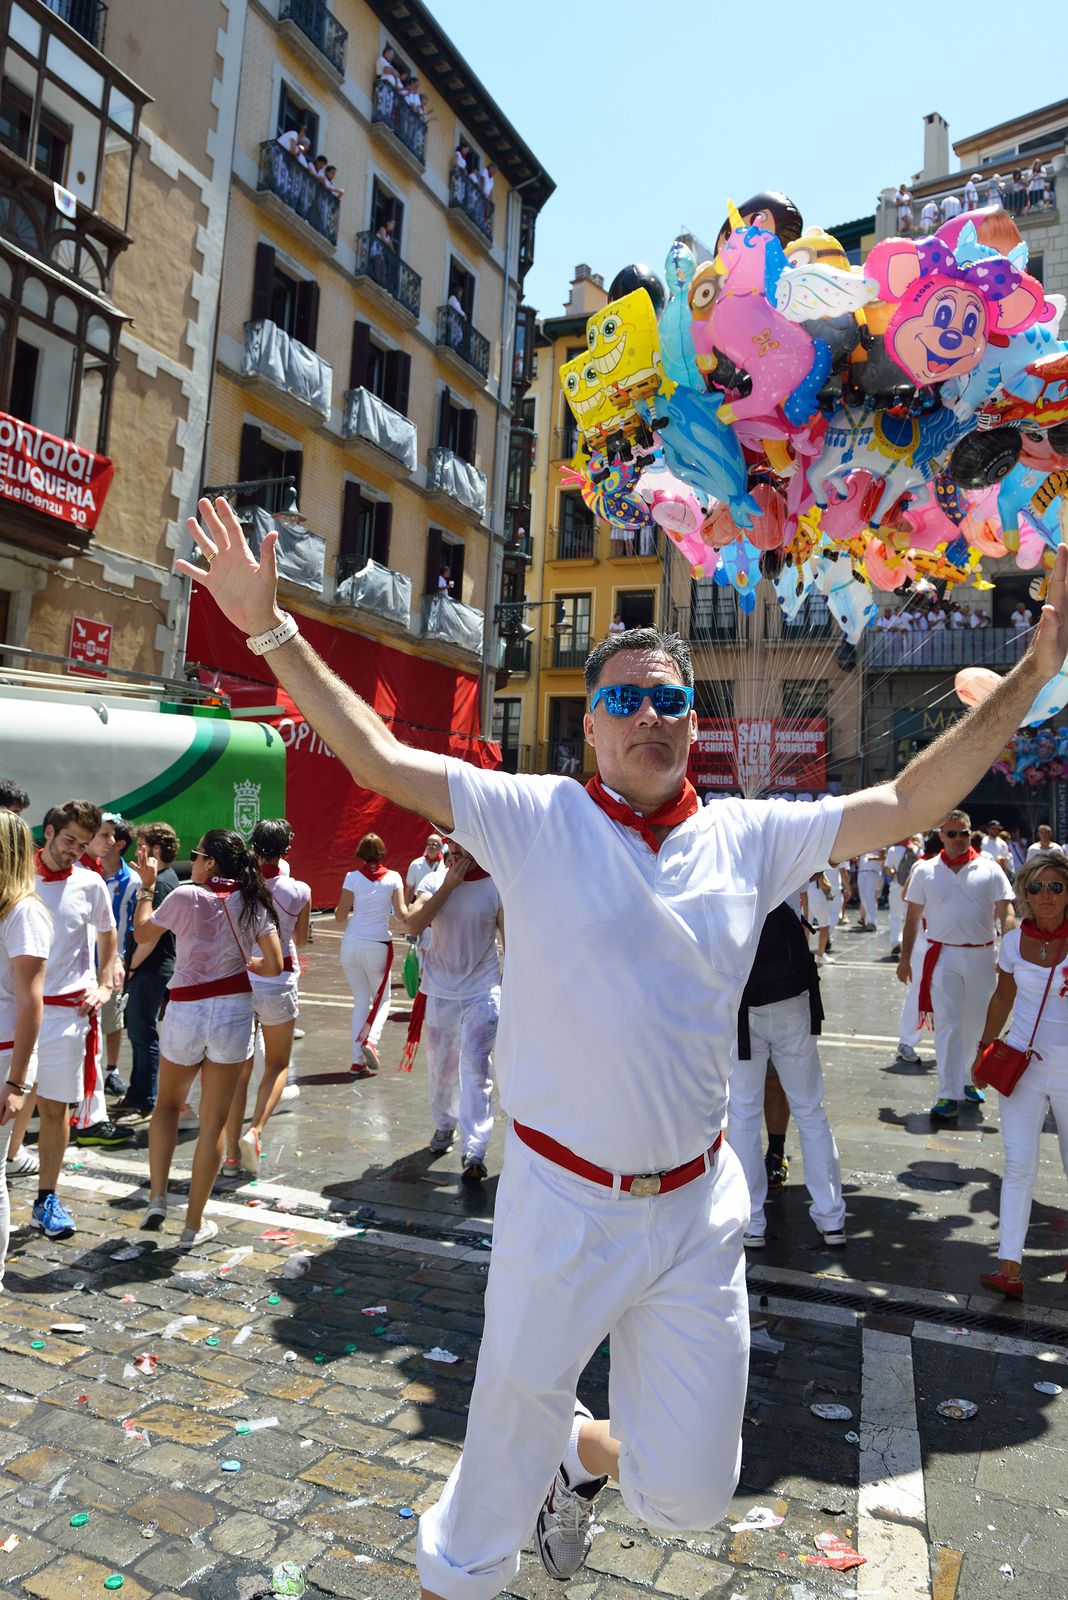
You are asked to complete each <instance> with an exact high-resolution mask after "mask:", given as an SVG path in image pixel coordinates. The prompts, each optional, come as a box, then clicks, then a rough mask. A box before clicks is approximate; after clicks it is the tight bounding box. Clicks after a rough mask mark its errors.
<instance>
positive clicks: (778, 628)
mask: <svg viewBox="0 0 1068 1600" xmlns="http://www.w3.org/2000/svg"><path fill="white" fill-rule="evenodd" d="M818 598H819V604H818V605H813V603H812V600H811V599H806V601H805V602H804V604H803V605H802V607H801V610H800V611H799V612H798V613H797V615H796V617H794V619H793V620H792V621H789V622H788V621H787V619H786V617H785V616H784V615H782V613H781V612H779V611H777V610H772V609H771V608H770V607H768V608H767V609H766V610H765V612H764V638H765V640H766V641H767V642H768V644H776V643H783V644H786V643H789V644H810V643H811V644H825V643H826V642H827V640H828V639H831V638H833V637H834V636H835V634H836V633H837V632H838V624H837V623H836V622H835V621H834V618H833V617H832V616H831V613H830V612H829V611H828V609H827V602H826V600H824V598H823V596H822V595H820V596H819V597H818Z"/></svg>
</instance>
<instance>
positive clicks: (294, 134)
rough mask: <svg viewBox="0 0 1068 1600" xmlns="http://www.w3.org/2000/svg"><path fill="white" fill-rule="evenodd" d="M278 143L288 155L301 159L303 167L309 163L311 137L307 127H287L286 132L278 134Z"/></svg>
mask: <svg viewBox="0 0 1068 1600" xmlns="http://www.w3.org/2000/svg"><path fill="white" fill-rule="evenodd" d="M278 143H279V144H280V145H281V146H282V149H283V150H285V151H286V153H287V154H288V155H291V156H293V157H294V159H295V160H297V161H299V162H300V164H301V166H302V167H306V166H307V165H308V160H307V158H308V154H309V152H310V150H311V139H310V138H309V137H308V130H307V128H287V129H286V131H285V133H280V134H279V135H278Z"/></svg>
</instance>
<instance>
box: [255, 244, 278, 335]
mask: <svg viewBox="0 0 1068 1600" xmlns="http://www.w3.org/2000/svg"><path fill="white" fill-rule="evenodd" d="M273 295H274V246H273V245H270V244H262V243H261V244H258V245H257V246H256V265H255V269H254V271H253V274H252V321H253V322H261V321H263V320H264V319H265V318H267V317H270V315H271V299H272V297H273Z"/></svg>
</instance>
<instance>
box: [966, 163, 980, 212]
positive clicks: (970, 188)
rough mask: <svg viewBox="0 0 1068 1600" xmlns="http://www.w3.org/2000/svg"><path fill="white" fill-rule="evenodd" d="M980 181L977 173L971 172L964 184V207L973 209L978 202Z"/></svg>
mask: <svg viewBox="0 0 1068 1600" xmlns="http://www.w3.org/2000/svg"><path fill="white" fill-rule="evenodd" d="M981 182H982V179H981V178H980V176H979V174H978V173H977V172H973V173H972V175H971V177H970V178H969V179H968V181H967V183H966V184H965V185H964V209H965V211H974V210H975V209H976V207H977V206H978V204H979V184H980V183H981Z"/></svg>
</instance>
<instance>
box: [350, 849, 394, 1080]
mask: <svg viewBox="0 0 1068 1600" xmlns="http://www.w3.org/2000/svg"><path fill="white" fill-rule="evenodd" d="M385 855H386V847H385V844H384V843H383V841H382V840H381V839H380V838H379V836H378V834H377V833H365V834H364V836H363V838H362V839H361V840H360V842H359V844H358V845H357V846H356V870H355V871H354V872H347V873H346V874H345V881H344V883H343V885H342V888H341V894H340V896H339V898H338V903H337V909H336V910H335V912H334V921H335V922H336V923H337V925H338V927H339V928H344V930H345V933H344V937H343V938H342V940H341V965H342V967H343V968H344V970H345V976H346V978H347V979H348V980H349V988H350V989H351V990H352V1066H351V1067H350V1068H349V1070H350V1072H356V1073H358V1074H359V1075H360V1076H361V1077H367V1076H368V1075H369V1074H370V1073H373V1072H377V1071H378V1068H379V1065H380V1063H379V1059H378V1041H379V1039H380V1038H381V1037H382V1029H383V1028H384V1027H385V1025H386V1018H387V1017H388V1016H389V969H390V967H391V966H392V964H393V935H392V934H391V932H390V928H389V918H390V913H391V912H392V914H393V915H394V916H395V917H396V918H397V920H398V922H400V923H401V924H402V926H404V925H406V923H407V916H408V912H407V907H406V905H405V903H404V882H403V880H402V878H401V875H400V873H399V872H390V871H388V870H387V869H386V868H385V867H384V866H383V865H382V863H383V861H384V860H385Z"/></svg>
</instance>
